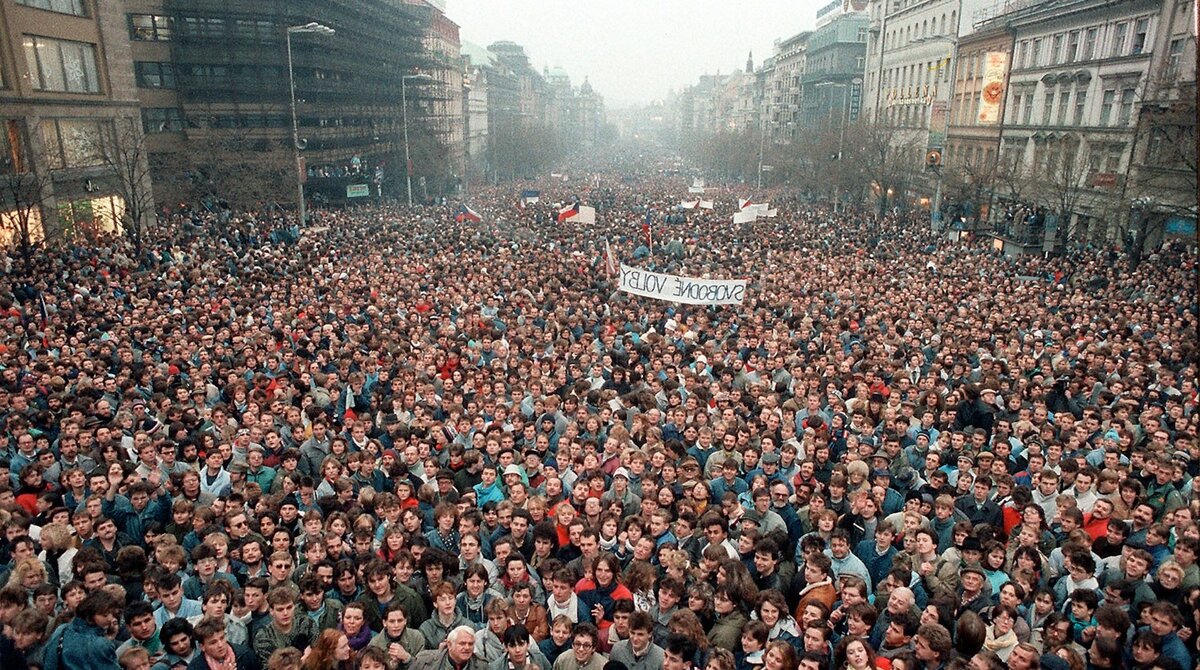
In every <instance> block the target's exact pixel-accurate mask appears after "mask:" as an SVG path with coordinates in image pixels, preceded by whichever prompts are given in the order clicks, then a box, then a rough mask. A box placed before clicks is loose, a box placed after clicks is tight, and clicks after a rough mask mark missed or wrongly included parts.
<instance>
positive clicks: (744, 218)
mask: <svg viewBox="0 0 1200 670" xmlns="http://www.w3.org/2000/svg"><path fill="white" fill-rule="evenodd" d="M757 218H758V212H757V211H756V210H753V209H743V210H742V211H740V212H734V213H733V222H734V223H753V222H754V220H755V219H757Z"/></svg>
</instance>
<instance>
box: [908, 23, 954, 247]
mask: <svg viewBox="0 0 1200 670" xmlns="http://www.w3.org/2000/svg"><path fill="white" fill-rule="evenodd" d="M959 7H960V8H961V4H960V5H959ZM929 42H944V43H946V44H949V45H950V52H949V53H947V54H946V68H947V70H948V71H949V72H950V76H949V80H950V85H949V86H948V87H947V91H948V93H947V95H946V126H947V132H948V131H949V125H950V105H951V104H952V103H953V102H954V80H955V73H954V69H955V68H956V67H958V63H956V62H955V61H954V49H955V47H956V46H957V45H958V40H957V39H956V38H954V37H951V36H949V35H930V36H928V37H922V38H920V39H915V40H913V41H912V44H925V43H929ZM932 116H933V115H932V114H930V127H929V133H930V134H932V133H933V130H934V129H933V126H932V123H933V118H932ZM927 148H928V149H937V150H938V151H941V152H943V154H942V155H943V156H944V155H945V153H944V152H945V150H946V148H945V147H934V146H928V147H927ZM930 167H931V168H932V169H933V171H934V174H936V175H937V184H936V186H935V187H934V191H933V202H932V203H930V206H929V220H930V227H931V228H932V229H933V230H934V232H937V231H939V230H940V229H941V224H942V166H941V165H940V164H939V165H932V166H930Z"/></svg>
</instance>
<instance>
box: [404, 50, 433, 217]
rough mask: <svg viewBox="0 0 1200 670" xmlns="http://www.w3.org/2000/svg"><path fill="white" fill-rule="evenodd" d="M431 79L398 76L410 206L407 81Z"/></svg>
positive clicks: (420, 75) (417, 75) (417, 76)
mask: <svg viewBox="0 0 1200 670" xmlns="http://www.w3.org/2000/svg"><path fill="white" fill-rule="evenodd" d="M410 79H411V80H413V81H433V77H431V76H429V75H427V74H425V73H423V72H422V73H420V74H406V75H403V76H402V77H400V106H401V107H402V108H403V109H402V114H403V116H404V181H405V185H406V186H407V187H408V206H409V207H412V159H411V158H409V156H408V81H409V80H410Z"/></svg>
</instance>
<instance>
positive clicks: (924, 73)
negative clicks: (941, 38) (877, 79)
mask: <svg viewBox="0 0 1200 670" xmlns="http://www.w3.org/2000/svg"><path fill="white" fill-rule="evenodd" d="M939 81H942V82H947V81H950V63H949V59H941V60H935V61H929V62H926V63H913V64H911V65H905V66H903V67H893V68H888V69H886V70H884V71H883V87H884V88H889V87H897V88H907V87H909V86H924V85H926V84H936V83H937V82H939Z"/></svg>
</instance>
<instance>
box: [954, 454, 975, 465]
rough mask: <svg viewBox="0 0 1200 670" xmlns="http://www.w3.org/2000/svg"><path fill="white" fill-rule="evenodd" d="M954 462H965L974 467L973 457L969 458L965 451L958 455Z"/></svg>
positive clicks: (969, 455)
mask: <svg viewBox="0 0 1200 670" xmlns="http://www.w3.org/2000/svg"><path fill="white" fill-rule="evenodd" d="M956 460H959V461H967V462H968V463H970V464H971V465H975V458H974V457H973V456H971V454H968V453H966V452H965V451H964V452H963V453H961V454H959V455H958V458H957V459H956Z"/></svg>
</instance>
